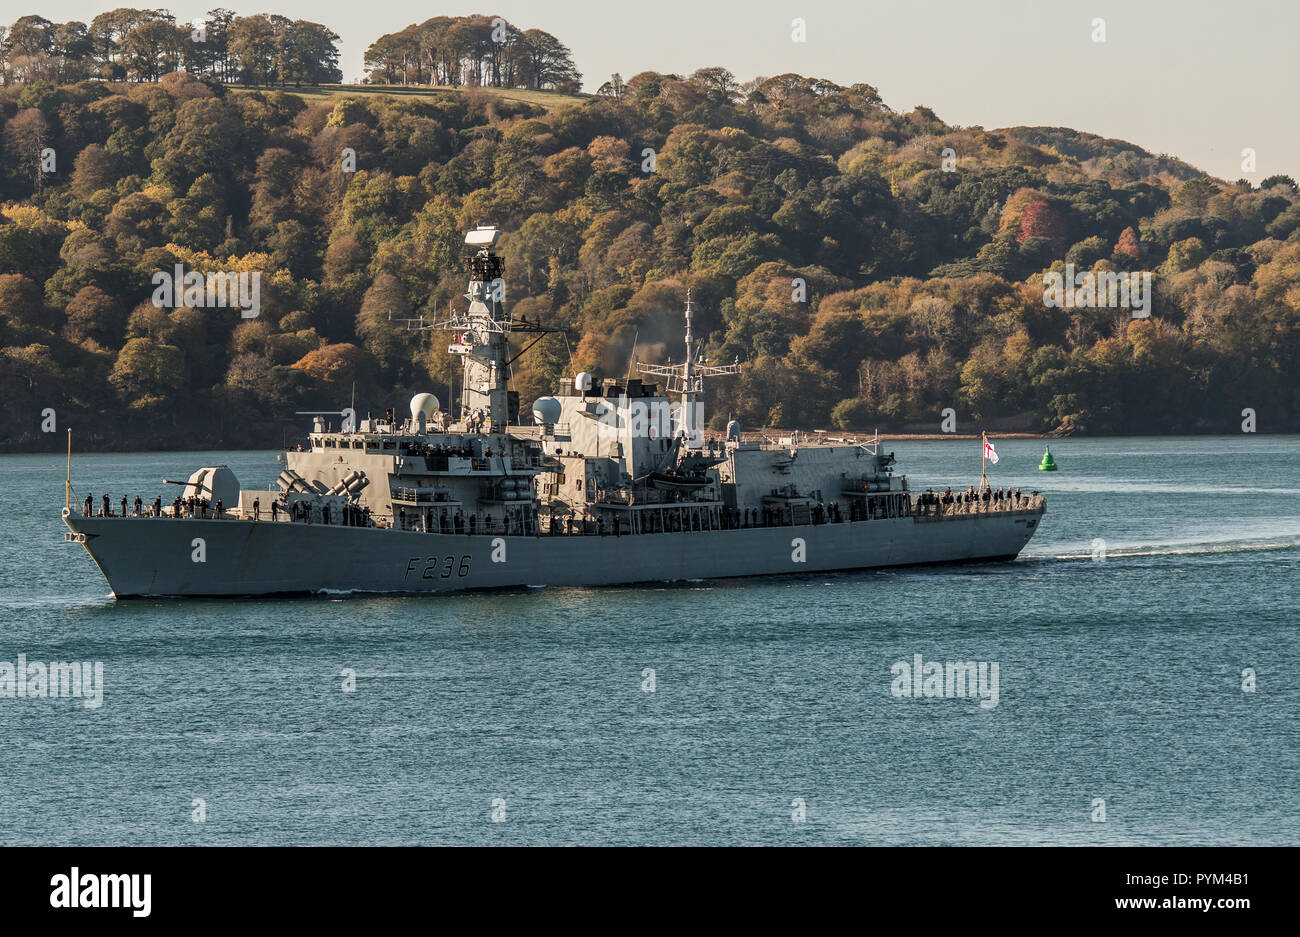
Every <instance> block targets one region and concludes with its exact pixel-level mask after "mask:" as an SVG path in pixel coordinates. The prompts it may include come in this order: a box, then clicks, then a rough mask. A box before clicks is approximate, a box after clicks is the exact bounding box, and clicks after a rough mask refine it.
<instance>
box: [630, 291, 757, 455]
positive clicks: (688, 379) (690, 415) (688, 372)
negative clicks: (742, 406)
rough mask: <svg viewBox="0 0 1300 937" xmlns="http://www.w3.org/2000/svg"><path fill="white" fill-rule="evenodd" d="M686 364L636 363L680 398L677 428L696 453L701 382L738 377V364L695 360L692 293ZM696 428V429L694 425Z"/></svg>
mask: <svg viewBox="0 0 1300 937" xmlns="http://www.w3.org/2000/svg"><path fill="white" fill-rule="evenodd" d="M685 315H686V360H685V361H684V362H683V363H681V364H671V363H669V364H647V363H645V362H644V361H638V362H637V363H636V367H637V370H638V371H640V372H641V373H642V374H647V375H652V376H654V377H662V378H664V385H665V390H666V391H667V392H668V393H670V394H680V395H681V418H680V420H679V421H678V425H679V427H680V428H681V429H682V430H684V431H685V438H686V445H687V447H688V448H690V449H698V448H699V447H700V446H701V445H702V444H703V442H704V436H703V432H702V431H703V429H704V425H703V423H704V421H703V419H702V414H701V413H700V412H699V410H698V409H697V401H696V398H697V397H698V396H699V395H700V394H701V393H703V392H704V379H705V378H706V377H718V376H720V375H723V374H739V373H740V363H739V362H736V363H734V364H709V363H708V359H707V358H700V359H697V358H696V357H695V339H694V336H693V334H692V332H691V322H692V320H693V319H694V312H693V310H692V308H691V291H690V290H687V291H686V313H685ZM696 424H698V425H696Z"/></svg>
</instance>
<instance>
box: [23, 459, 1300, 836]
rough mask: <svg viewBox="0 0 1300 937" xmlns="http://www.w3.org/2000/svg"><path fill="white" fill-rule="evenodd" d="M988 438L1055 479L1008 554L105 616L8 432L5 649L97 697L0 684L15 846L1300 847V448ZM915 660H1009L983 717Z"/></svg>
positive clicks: (84, 474)
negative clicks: (933, 691)
mask: <svg viewBox="0 0 1300 937" xmlns="http://www.w3.org/2000/svg"><path fill="white" fill-rule="evenodd" d="M887 448H890V449H893V450H894V451H896V452H897V454H898V458H899V463H900V470H901V471H903V472H906V473H907V474H908V475H909V477H910V479H911V481H912V483H913V485H914V486H916V485H921V486H926V485H944V484H952V485H953V486H954V487H956V486H957V485H961V486H962V487H965V486H966V485H967V484H971V483H973V482H974V481H976V480H977V479H978V467H979V466H978V460H979V449H978V444H977V443H972V442H970V441H956V440H953V441H942V442H937V441H936V442H920V441H916V442H897V443H891V444H887ZM998 448H999V450H1000V452H1001V453H1002V462H1001V463H1000V464H999V465H998V466H997V467H996V468H993V469H992V470H991V476H990V480H991V482H992V483H993V484H995V485H1005V484H1009V485H1013V486H1015V485H1018V486H1021V487H1022V488H1025V489H1026V490H1028V489H1030V488H1039V489H1040V490H1043V491H1045V492H1046V493H1047V495H1048V499H1049V501H1048V505H1049V513H1048V515H1047V518H1046V519H1045V521H1044V522H1043V524H1042V525H1041V527H1040V531H1039V533H1038V535H1037V536H1036V537H1035V539H1034V540H1033V541H1032V542H1031V543H1030V545H1029V549H1028V550H1027V552H1026V553H1025V554H1024V555H1023V556H1022V557H1021V559H1020V560H1018V561H1017V562H1015V563H1009V564H989V565H973V566H965V567H945V568H941V569H933V570H925V569H908V570H901V571H885V572H864V573H852V574H841V575H830V576H827V575H819V576H812V577H810V578H778V579H767V580H748V581H731V582H724V583H714V584H705V583H684V584H677V585H664V586H656V587H644V588H623V589H605V590H586V589H539V590H530V591H528V592H526V593H519V594H490V595H467V596H461V597H451V598H426V599H405V598H391V597H390V598H349V599H337V598H319V599H295V600H276V601H232V602H211V601H201V602H182V601H131V602H122V603H118V602H115V601H114V600H113V599H112V598H111V597H110V596H109V595H108V588H107V586H106V584H105V582H104V580H103V579H102V577H101V576H100V575H99V573H98V571H97V570H96V569H95V567H94V565H93V564H92V563H91V561H90V559H89V557H88V556H87V555H86V554H85V552H84V551H83V550H82V549H81V548H80V547H77V546H75V545H70V544H68V545H65V544H64V543H63V542H62V531H63V526H62V524H61V522H60V519H59V509H60V508H61V506H62V502H63V475H64V466H63V461H62V459H61V458H60V457H58V456H3V457H0V473H3V474H2V476H0V477H3V479H4V488H3V491H4V496H3V500H0V512H2V515H0V516H2V518H3V519H2V521H0V524H2V530H3V538H2V539H0V560H2V562H0V607H2V608H3V612H4V631H3V637H2V638H0V661H9V662H16V660H17V655H19V654H25V655H26V656H27V659H28V660H29V661H102V662H103V668H104V684H105V688H104V700H103V705H102V706H101V707H99V708H98V709H87V708H86V707H85V706H84V705H83V704H82V702H81V701H79V700H71V699H60V700H49V699H3V698H0V738H2V739H3V743H2V744H3V752H2V753H0V843H4V844H22V843H29V844H190V843H197V844H223V845H224V844H363V843H366V844H398V843H403V844H407V843H409V844H445V843H459V844H481V843H518V844H577V843H591V844H595V843H607V844H682V843H686V844H691V843H698V844H706V843H716V844H745V843H768V844H855V843H864V844H964V843H972V844H1032V843H1060V844H1078V845H1094V844H1168V843H1181V844H1200V843H1206V844H1234V843H1250V844H1262V843H1295V842H1297V841H1298V840H1300V796H1297V795H1298V793H1300V791H1298V788H1300V727H1298V725H1297V719H1298V717H1300V640H1298V638H1297V629H1298V627H1300V616H1298V615H1297V598H1296V596H1297V590H1296V585H1297V572H1298V569H1300V511H1298V510H1297V508H1298V507H1300V504H1298V502H1297V491H1300V438H1297V437H1267V436H1241V437H1234V438H1195V439H1187V438H1179V439H1108V440H1066V441H1061V442H1059V443H1053V445H1052V450H1053V453H1054V454H1055V456H1056V459H1057V461H1058V463H1059V464H1060V466H1061V471H1059V472H1057V473H1055V474H1052V475H1048V474H1046V473H1040V472H1037V471H1035V466H1036V465H1037V463H1038V460H1039V457H1040V456H1041V454H1042V450H1043V445H1042V443H1041V442H1036V441H1029V440H1024V441H1016V440H1007V441H1003V442H1000V443H999V444H998ZM223 462H224V463H226V464H228V465H230V466H231V468H233V469H234V470H235V472H236V474H237V475H238V476H239V478H240V479H241V481H243V482H244V483H245V484H246V485H251V486H264V487H265V486H269V484H270V483H271V481H272V479H273V478H274V477H275V475H276V472H277V469H278V468H279V466H278V465H277V463H276V462H275V460H274V454H272V453H261V452H229V453H220V454H212V453H206V454H200V453H196V454H187V453H146V454H132V455H97V456H78V457H76V458H75V459H74V463H73V474H74V484H75V485H76V487H77V490H78V492H79V493H80V494H81V495H82V496H84V495H85V493H86V492H87V491H92V492H93V493H94V494H95V496H96V498H97V499H98V497H99V494H100V493H101V492H103V491H104V490H105V489H106V488H107V490H109V491H110V492H112V494H113V495H114V498H117V497H119V496H120V495H121V494H122V493H127V494H129V495H130V496H131V497H132V498H134V496H135V494H136V493H137V492H138V493H140V494H141V496H142V497H144V498H145V499H146V500H150V499H151V498H152V495H153V493H155V492H156V491H158V490H159V489H160V487H161V486H159V485H158V481H159V480H160V479H161V478H163V477H169V478H176V477H184V474H185V473H186V472H188V471H189V470H190V469H191V468H194V467H197V466H199V465H205V464H219V463H223ZM1096 539H1101V540H1104V541H1105V550H1106V554H1105V560H1104V561H1101V562H1098V561H1095V560H1094V558H1093V552H1094V540H1096ZM915 654H921V655H923V658H924V659H925V660H927V661H931V660H933V661H940V662H944V661H949V660H952V661H957V660H961V661H965V660H973V661H987V662H996V663H997V664H998V667H999V699H998V704H997V706H995V707H993V708H982V707H980V706H979V705H978V701H977V700H974V699H960V698H952V699H947V698H939V699H906V698H902V699H900V698H896V697H895V696H894V695H893V694H892V693H891V689H890V687H891V681H892V676H891V670H890V668H891V666H892V665H893V664H894V663H895V662H898V661H907V662H909V663H910V662H911V661H912V659H913V655H915ZM1247 668H1252V669H1253V670H1254V671H1255V672H1256V674H1257V685H1258V688H1257V690H1256V691H1255V692H1253V693H1247V692H1243V689H1242V685H1243V677H1242V672H1243V671H1244V670H1245V669H1247ZM345 669H351V670H353V671H355V674H356V688H355V692H351V693H347V692H343V689H342V686H343V682H344V677H343V676H342V674H343V672H344V671H345ZM649 670H653V684H654V690H653V692H647V689H648V687H649V686H650V675H649V674H648V671H649ZM1098 798H1101V799H1104V801H1105V822H1095V821H1094V819H1093V817H1094V816H1100V813H1099V809H1098V806H1097V800H1098ZM196 799H199V800H201V801H202V802H203V809H204V811H205V816H204V820H203V822H201V823H200V822H194V812H195V811H196V809H198V808H196V806H195V801H196ZM800 804H802V805H803V815H804V818H805V819H804V820H803V822H796V820H795V814H796V813H798V812H799V805H800ZM494 815H495V817H496V818H497V821H496V822H494V819H493V818H494Z"/></svg>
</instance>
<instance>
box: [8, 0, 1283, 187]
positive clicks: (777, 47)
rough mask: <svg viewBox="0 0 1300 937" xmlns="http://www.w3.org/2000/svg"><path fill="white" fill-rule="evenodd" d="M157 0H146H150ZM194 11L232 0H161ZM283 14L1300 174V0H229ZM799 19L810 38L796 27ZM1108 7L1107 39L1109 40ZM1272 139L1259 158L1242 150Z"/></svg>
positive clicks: (74, 1) (586, 74)
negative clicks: (541, 36)
mask: <svg viewBox="0 0 1300 937" xmlns="http://www.w3.org/2000/svg"><path fill="white" fill-rule="evenodd" d="M120 5H126V4H125V3H124V2H122V0H118V2H106V3H95V2H90V0H41V2H39V3H37V2H35V0H31V2H27V0H0V22H4V23H6V24H8V23H11V22H13V21H14V20H15V19H17V18H18V17H19V16H21V15H24V14H27V13H35V12H39V13H40V14H41V15H43V16H45V17H47V18H49V19H53V20H57V21H60V22H62V21H66V20H69V19H79V20H82V21H86V22H89V20H90V19H91V18H93V17H94V16H95V15H96V14H97V13H100V12H103V11H104V10H108V9H113V8H114V7H117V6H120ZM151 5H152V4H146V3H140V4H139V6H141V7H148V6H151ZM157 5H158V6H164V7H166V8H167V9H170V10H171V11H172V12H173V13H174V14H176V16H177V18H178V19H181V20H186V21H189V20H192V19H194V18H195V17H197V16H199V15H201V14H202V13H203V12H204V11H205V10H208V9H211V8H212V7H213V6H215V5H217V4H215V3H214V2H212V0H206V2H178V3H164V2H158V3H157ZM222 5H225V6H227V7H228V8H229V9H233V10H235V11H236V12H237V13H239V14H241V15H247V14H250V13H257V12H271V13H281V14H283V15H285V16H290V17H293V18H294V19H310V20H315V21H317V22H321V23H324V24H325V25H326V26H328V27H329V28H331V29H333V30H334V31H335V32H336V33H338V34H339V35H340V36H341V37H342V40H343V41H342V43H341V48H342V61H341V65H342V68H343V75H344V79H345V80H346V81H354V80H356V79H357V78H359V77H360V76H361V74H362V65H361V62H362V56H363V54H364V53H365V50H366V47H367V46H368V45H369V44H370V43H371V42H372V41H373V40H374V39H375V38H376V37H378V36H380V35H382V34H383V33H386V32H393V31H396V30H398V29H401V28H403V27H405V26H407V25H408V24H410V23H414V22H421V21H423V20H425V19H428V18H430V17H432V16H439V15H451V16H454V15H465V14H469V13H485V14H499V15H501V16H504V17H505V18H506V19H508V20H510V22H511V23H513V24H514V25H516V26H518V27H520V28H522V29H529V28H533V27H537V28H541V29H545V30H547V31H548V32H550V33H553V34H554V35H555V36H557V37H558V38H559V39H560V40H561V41H562V42H564V43H565V44H566V45H568V46H569V48H570V49H571V50H572V51H573V56H574V60H575V61H576V63H577V65H578V69H579V70H580V71H581V72H582V74H583V90H584V91H594V90H595V89H596V88H597V87H599V86H600V84H601V83H602V82H603V81H605V80H606V79H607V78H608V77H609V75H610V74H611V73H613V72H619V73H620V74H621V75H622V76H623V77H624V78H629V77H631V76H632V75H635V74H636V73H637V72H640V71H646V70H654V71H660V72H675V73H678V74H689V73H690V72H692V71H694V70H695V69H697V68H701V67H704V66H710V65H721V66H724V67H726V68H728V69H730V70H731V71H732V72H733V73H735V75H736V76H737V77H738V78H739V79H740V80H742V81H744V80H747V79H750V78H753V77H755V76H756V75H763V76H771V75H776V74H780V73H782V72H798V73H800V74H803V75H809V76H816V77H822V78H828V79H830V80H831V81H834V82H837V83H838V84H842V85H849V84H853V83H855V82H865V83H867V84H870V85H874V86H875V87H877V88H878V89H879V90H880V93H881V95H882V96H883V97H884V100H885V103H886V104H888V105H889V106H890V107H892V108H894V109H895V110H899V111H908V110H911V109H912V108H913V107H915V106H916V105H925V106H927V107H930V108H933V109H934V111H935V112H936V113H937V114H938V115H939V117H940V118H941V119H943V120H944V121H946V122H947V123H949V124H954V125H963V126H971V125H980V126H983V127H985V128H987V129H994V128H997V127H1011V126H1018V125H1034V126H1065V127H1072V128H1074V129H1076V130H1082V131H1087V132H1090V133H1096V134H1100V135H1102V136H1105V137H1118V138H1120V139H1123V140H1128V141H1129V142H1132V143H1136V144H1137V145H1139V146H1141V147H1144V148H1145V149H1148V150H1150V151H1151V152H1153V153H1168V154H1170V155H1173V156H1177V157H1180V158H1182V159H1184V160H1186V161H1187V162H1189V163H1191V164H1192V165H1194V166H1197V167H1199V168H1201V169H1204V170H1206V171H1208V172H1210V173H1211V174H1213V175H1216V176H1219V177H1221V178H1225V179H1228V180H1233V179H1238V178H1242V177H1244V178H1247V179H1250V180H1252V181H1254V182H1256V183H1258V182H1259V180H1261V179H1263V178H1265V177H1266V176H1269V175H1272V174H1274V173H1286V174H1287V175H1290V176H1292V177H1295V178H1300V96H1298V95H1297V90H1298V87H1297V84H1298V83H1297V78H1300V66H1297V64H1296V60H1297V53H1298V52H1300V48H1298V47H1297V40H1296V37H1297V36H1298V35H1300V2H1297V0H1232V2H1222V0H1220V2H1211V0H1127V2H1121V0H982V2H981V0H718V2H713V3H708V2H699V0H639V2H630V3H629V2H623V3H619V4H597V3H593V2H591V0H547V2H541V3H538V2H531V3H530V2H526V0H505V2H493V3H492V4H491V5H488V4H481V5H480V4H476V3H475V4H470V5H464V6H447V5H441V4H428V3H416V2H412V0H381V2H376V3H373V4H367V3H358V2H350V0H274V2H269V3H266V4H257V5H253V6H250V5H249V4H247V3H242V2H240V3H231V4H222ZM796 17H798V18H802V19H803V20H804V21H805V23H806V28H807V41H806V42H803V43H796V42H793V41H792V40H791V23H792V20H794V19H795V18H796ZM1098 18H1101V19H1104V20H1105V32H1106V41H1105V42H1104V43H1100V42H1094V41H1093V31H1094V26H1093V21H1094V20H1095V19H1098ZM1247 147H1250V148H1253V149H1254V150H1255V153H1256V166H1257V169H1256V171H1255V172H1254V173H1246V172H1243V170H1242V155H1241V151H1242V150H1243V149H1245V148H1247Z"/></svg>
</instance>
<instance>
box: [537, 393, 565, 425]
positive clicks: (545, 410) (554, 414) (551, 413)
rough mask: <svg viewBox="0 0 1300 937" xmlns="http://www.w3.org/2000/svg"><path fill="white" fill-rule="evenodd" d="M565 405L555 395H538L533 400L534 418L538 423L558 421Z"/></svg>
mask: <svg viewBox="0 0 1300 937" xmlns="http://www.w3.org/2000/svg"><path fill="white" fill-rule="evenodd" d="M562 412H564V407H563V405H562V404H561V403H560V402H559V401H558V400H556V399H555V398H554V397H538V398H537V399H536V400H534V401H533V419H534V420H536V421H537V422H538V423H558V422H559V421H560V414H561V413H562Z"/></svg>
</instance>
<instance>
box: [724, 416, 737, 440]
mask: <svg viewBox="0 0 1300 937" xmlns="http://www.w3.org/2000/svg"><path fill="white" fill-rule="evenodd" d="M727 438H728V439H734V440H735V441H736V442H740V421H739V420H728V421H727Z"/></svg>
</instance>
